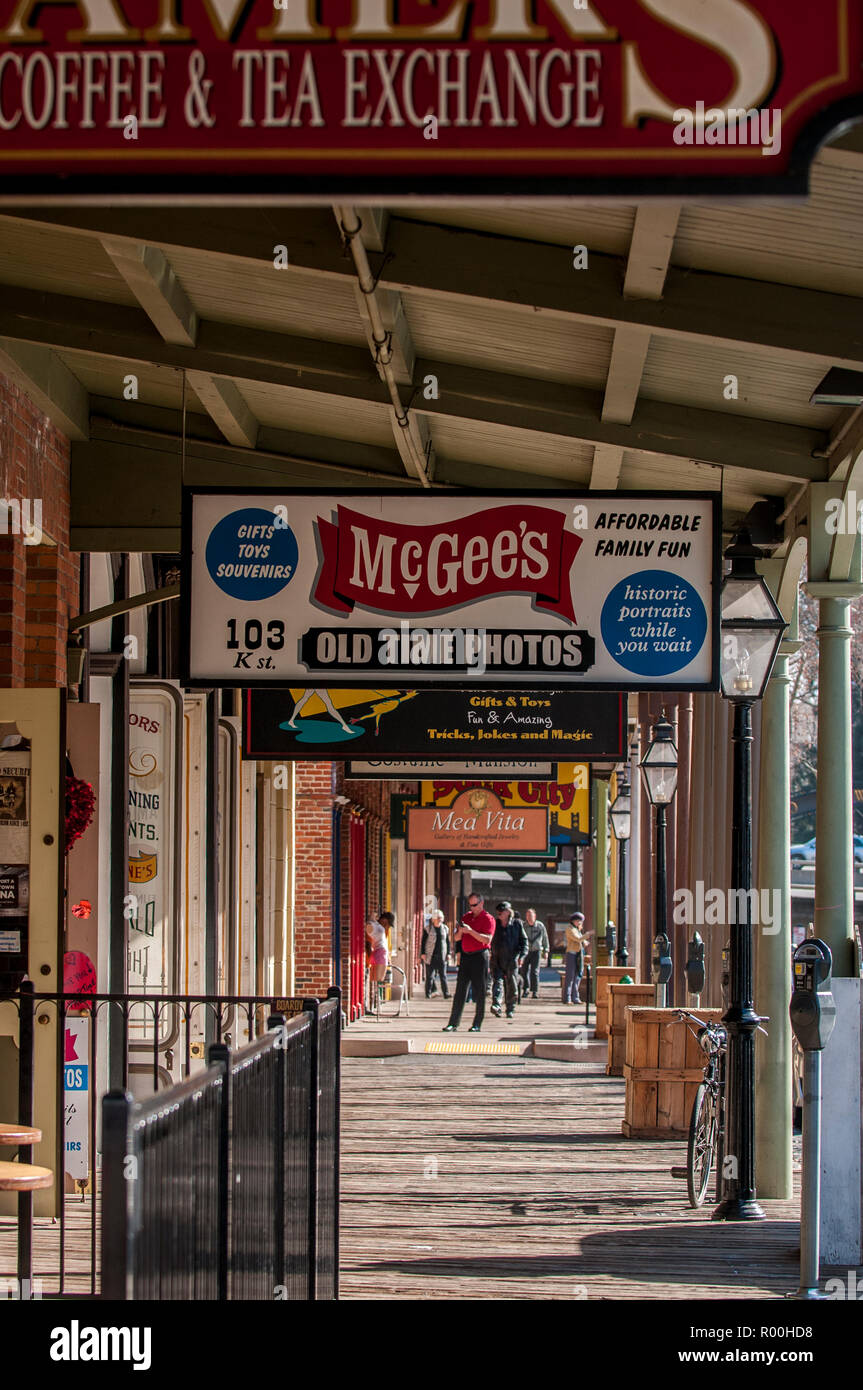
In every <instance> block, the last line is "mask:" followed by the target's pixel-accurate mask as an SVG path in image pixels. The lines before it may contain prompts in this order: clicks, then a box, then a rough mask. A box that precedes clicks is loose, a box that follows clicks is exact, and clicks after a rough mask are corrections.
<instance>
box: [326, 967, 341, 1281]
mask: <svg viewBox="0 0 863 1390" xmlns="http://www.w3.org/2000/svg"><path fill="white" fill-rule="evenodd" d="M327 998H328V999H335V1000H336V1001H337V1005H336V1007H337V1010H338V1012H337V1019H338V1023H337V1025H336V1030H335V1033H336V1037H335V1049H336V1055H335V1077H334V1084H335V1127H336V1133H335V1145H334V1154H333V1162H334V1165H335V1174H334V1183H335V1194H334V1195H335V1210H334V1213H333V1220H334V1223H335V1225H334V1230H333V1298H334V1299H336V1300H338V1297H339V1260H340V1255H339V1227H340V1225H341V1152H342V1039H341V1017H342V991H341V989H340V987H339V986H338V985H332V986H331V987H330V988H329V989H328V990H327Z"/></svg>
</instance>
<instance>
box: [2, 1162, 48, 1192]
mask: <svg viewBox="0 0 863 1390" xmlns="http://www.w3.org/2000/svg"><path fill="white" fill-rule="evenodd" d="M53 1186H54V1174H53V1173H52V1172H51V1169H50V1168H37V1167H36V1165H35V1164H33V1163H0V1192H33V1191H35V1189H36V1188H37V1187H53Z"/></svg>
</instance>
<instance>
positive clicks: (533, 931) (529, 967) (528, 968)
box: [521, 907, 548, 999]
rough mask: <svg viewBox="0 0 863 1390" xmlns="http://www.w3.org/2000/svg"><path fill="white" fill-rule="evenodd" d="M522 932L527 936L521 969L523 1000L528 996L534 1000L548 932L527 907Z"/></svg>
mask: <svg viewBox="0 0 863 1390" xmlns="http://www.w3.org/2000/svg"><path fill="white" fill-rule="evenodd" d="M524 930H525V932H526V934H527V955H526V956H525V958H524V963H523V965H522V967H521V978H522V983H523V986H524V994H523V996H522V997H523V998H525V999H526V998H527V996H528V994H530V995H531V997H532V998H534V999H536V997H537V995H538V994H539V968H540V961H541V960H542V957H543V954H546V955H547V954H548V932H547V931H546V929H545V923H544V922H540V921H539V920H538V919H537V915H536V913H535V911H534V909H533V908H532V907H529V908H528V909H527V911H526V912H525V914H524Z"/></svg>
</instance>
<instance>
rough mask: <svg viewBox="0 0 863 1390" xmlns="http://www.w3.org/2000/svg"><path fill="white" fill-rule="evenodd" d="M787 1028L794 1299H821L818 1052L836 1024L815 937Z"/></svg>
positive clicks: (801, 956) (801, 962)
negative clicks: (798, 1112) (795, 1080)
mask: <svg viewBox="0 0 863 1390" xmlns="http://www.w3.org/2000/svg"><path fill="white" fill-rule="evenodd" d="M792 959H793V963H794V984H793V990H792V994H791V1006H790V1008H789V1011H788V1012H789V1014H790V1016H791V1027H792V1028H793V1029H794V1036H795V1037H796V1039H797V1041H798V1043H799V1044H800V1046H801V1048H802V1049H803V1182H802V1186H801V1194H800V1287H799V1288H798V1290H797V1298H800V1299H816V1298H821V1297H822V1294H821V1292H820V1289H819V1276H820V1263H821V1248H820V1238H821V1231H820V1226H821V1053H822V1051H823V1049H824V1048H825V1047H826V1046H827V1043H828V1042H829V1041H830V1034H831V1033H832V1032H833V1028H834V1025H835V1023H836V1004H835V1002H834V1000H833V994H832V991H831V989H830V983H831V977H832V972H833V957H832V955H831V953H830V947H829V946H828V945H827V943H826V942H824V941H821V940H819V939H818V937H813V938H812V939H811V940H809V941H801V943H800V945H799V946H798V947H797V949H796V950H795V952H794V955H793V958H792Z"/></svg>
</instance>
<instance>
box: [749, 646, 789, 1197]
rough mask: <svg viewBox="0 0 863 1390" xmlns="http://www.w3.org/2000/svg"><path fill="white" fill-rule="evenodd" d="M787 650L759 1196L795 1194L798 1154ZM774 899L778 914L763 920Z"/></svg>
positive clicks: (769, 832)
mask: <svg viewBox="0 0 863 1390" xmlns="http://www.w3.org/2000/svg"><path fill="white" fill-rule="evenodd" d="M790 684H791V678H790V675H789V672H788V655H787V654H786V653H785V652H783V651H782V650H781V649H780V654H779V655H778V656H777V658H776V664H775V666H774V668H773V674H772V676H771V677H770V680H769V682H768V685H767V690H766V692H765V695H764V699H763V701H762V705H761V765H760V771H759V825H758V872H757V874H756V879H755V883H756V886H757V887H758V889H759V890H760V892H759V919H760V925H759V926H757V927H756V928H755V1007H756V1009H757V1011H758V1013H760V1014H766V1015H767V1016H768V1018H769V1019H770V1022H769V1023H768V1024H767V1025H766V1027H767V1037H766V1038H765V1037H764V1036H763V1035H762V1034H759V1035H758V1037H757V1039H756V1049H755V1174H756V1181H757V1185H758V1192H759V1195H760V1196H762V1197H777V1198H781V1199H787V1198H790V1197H791V1196H792V1195H793V1191H792V1188H793V1182H792V1158H791V1122H792V1114H791V1084H792V1078H791V1067H792V1040H791V1024H790V1022H789V1019H788V1005H789V1003H790V999H791V820H790V803H791V768H790V761H789V733H790V720H789V687H790ZM765 902H769V903H770V908H769V911H770V912H771V914H772V913H773V912H774V911H775V917H774V920H773V921H772V922H770V923H765V922H764V921H763V905H764V903H765Z"/></svg>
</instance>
